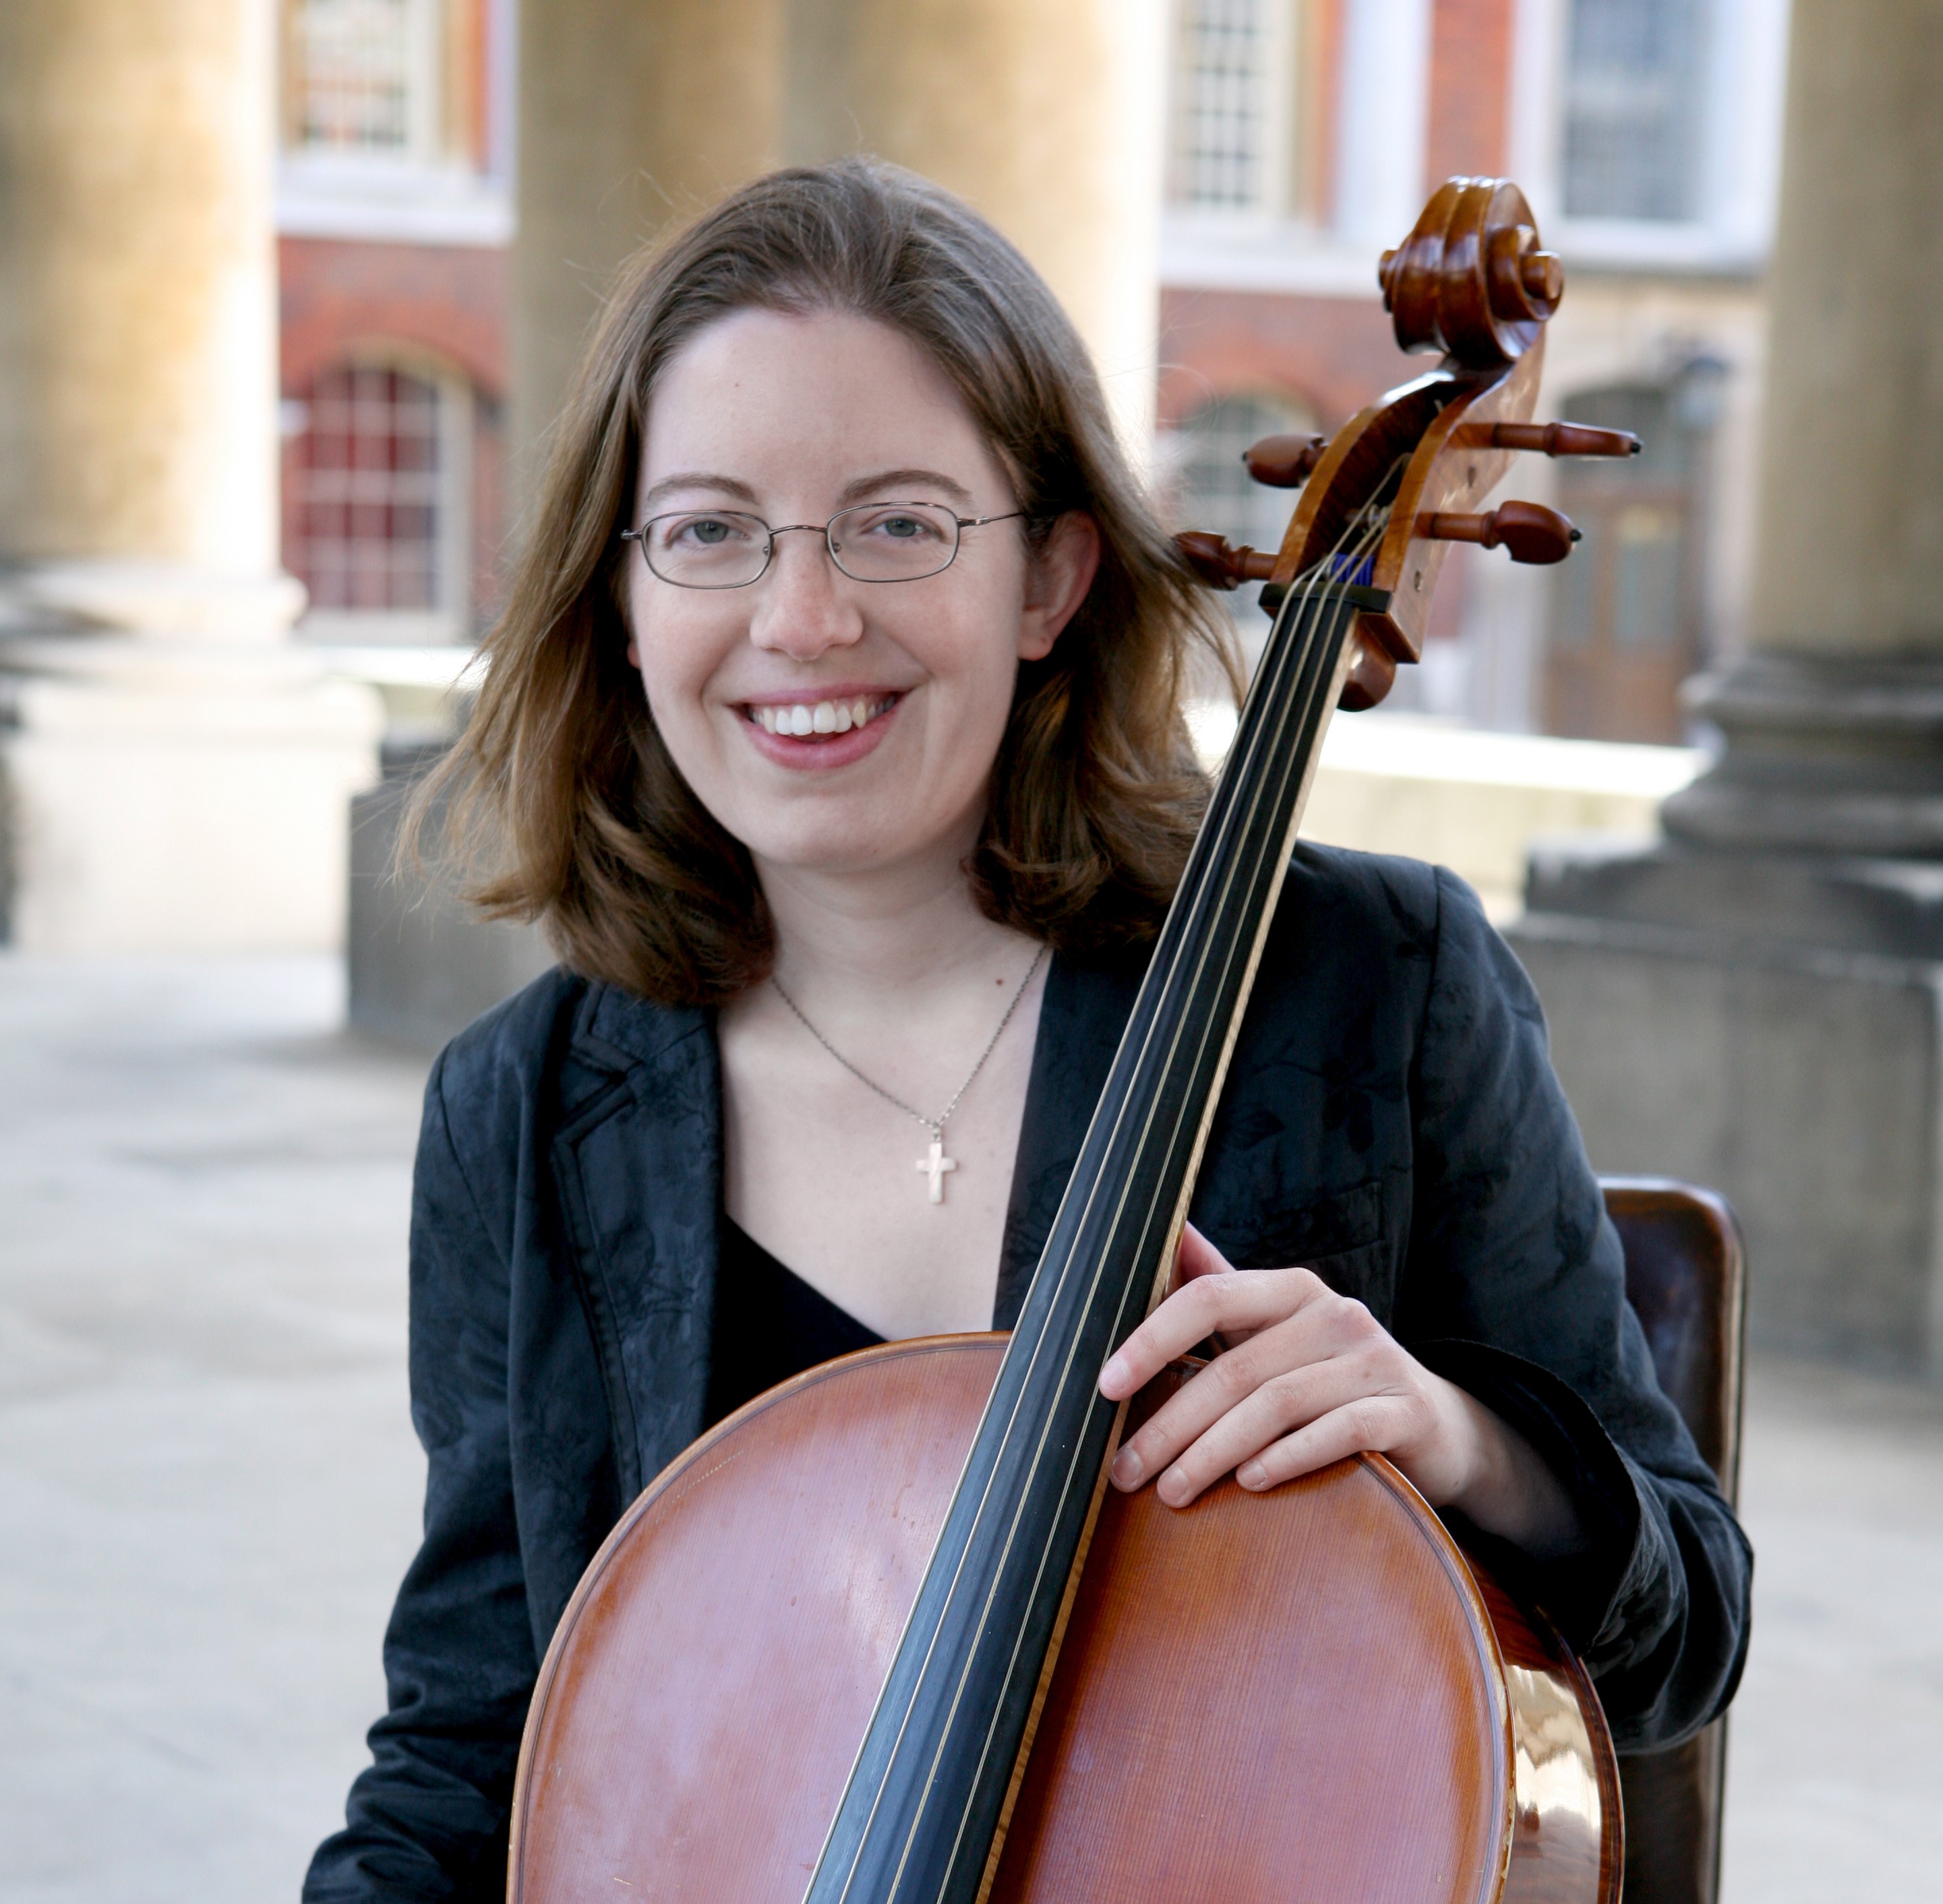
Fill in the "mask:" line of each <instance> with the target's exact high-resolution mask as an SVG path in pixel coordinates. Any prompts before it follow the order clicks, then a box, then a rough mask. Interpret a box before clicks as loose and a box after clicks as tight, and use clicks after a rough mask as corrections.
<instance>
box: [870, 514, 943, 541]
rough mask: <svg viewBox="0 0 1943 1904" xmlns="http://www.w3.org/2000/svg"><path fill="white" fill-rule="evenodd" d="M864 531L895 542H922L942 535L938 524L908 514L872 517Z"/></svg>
mask: <svg viewBox="0 0 1943 1904" xmlns="http://www.w3.org/2000/svg"><path fill="white" fill-rule="evenodd" d="M864 530H865V533H867V534H869V535H872V536H882V537H883V538H884V539H886V541H888V542H922V541H924V540H925V539H928V538H929V539H935V538H936V537H938V536H940V535H941V533H942V531H941V530H940V528H939V527H938V524H936V523H935V522H932V521H929V520H928V519H927V518H926V517H923V516H920V515H913V514H908V513H901V514H888V515H881V516H874V517H871V518H870V520H869V521H867V522H866V523H865V524H864Z"/></svg>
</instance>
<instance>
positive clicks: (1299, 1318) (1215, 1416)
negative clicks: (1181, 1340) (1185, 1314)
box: [1113, 1305, 1380, 1489]
mask: <svg viewBox="0 0 1943 1904" xmlns="http://www.w3.org/2000/svg"><path fill="white" fill-rule="evenodd" d="M1320 1307H1321V1306H1320V1305H1313V1306H1312V1307H1309V1308H1308V1309H1306V1310H1302V1311H1300V1312H1299V1313H1297V1314H1296V1315H1294V1316H1288V1317H1285V1319H1282V1321H1281V1322H1276V1323H1274V1324H1272V1325H1270V1326H1269V1327H1267V1328H1263V1329H1262V1330H1260V1331H1257V1333H1256V1334H1254V1335H1252V1336H1251V1337H1249V1339H1248V1341H1247V1342H1246V1343H1245V1344H1243V1345H1242V1347H1239V1348H1234V1349H1230V1350H1228V1351H1227V1352H1226V1353H1225V1354H1223V1355H1220V1356H1216V1357H1215V1359H1214V1360H1213V1361H1212V1362H1210V1363H1208V1365H1207V1367H1205V1368H1202V1369H1201V1370H1199V1371H1197V1372H1196V1374H1194V1375H1193V1377H1191V1378H1190V1379H1189V1380H1187V1381H1185V1382H1183V1383H1182V1384H1181V1385H1180V1388H1179V1389H1177V1390H1176V1391H1175V1392H1174V1394H1173V1395H1171V1396H1169V1397H1168V1399H1167V1400H1166V1401H1165V1402H1163V1403H1162V1405H1160V1407H1159V1408H1156V1410H1155V1411H1154V1412H1153V1414H1152V1415H1151V1416H1150V1417H1149V1418H1148V1419H1147V1420H1146V1421H1145V1422H1143V1423H1142V1424H1141V1425H1140V1429H1139V1430H1138V1431H1137V1433H1134V1434H1131V1435H1129V1436H1128V1437H1127V1439H1126V1441H1125V1442H1124V1443H1123V1444H1122V1446H1121V1448H1120V1451H1119V1454H1117V1455H1116V1457H1114V1461H1113V1482H1114V1484H1115V1485H1116V1486H1117V1487H1119V1488H1122V1489H1125V1488H1137V1487H1138V1486H1139V1485H1140V1484H1141V1482H1143V1481H1150V1480H1151V1479H1153V1477H1154V1476H1156V1475H1157V1474H1159V1473H1161V1472H1162V1469H1165V1467H1166V1466H1168V1463H1170V1462H1171V1461H1173V1460H1174V1459H1175V1458H1176V1457H1177V1456H1178V1455H1179V1454H1180V1453H1181V1451H1183V1449H1185V1448H1189V1447H1191V1446H1192V1445H1193V1444H1194V1443H1195V1442H1197V1441H1199V1439H1200V1438H1201V1437H1202V1436H1203V1435H1205V1433H1207V1432H1208V1430H1209V1429H1211V1427H1213V1426H1214V1423H1216V1422H1217V1421H1219V1420H1221V1419H1222V1417H1223V1416H1225V1415H1227V1414H1230V1413H1232V1411H1235V1409H1238V1408H1242V1407H1243V1406H1244V1405H1246V1404H1247V1402H1248V1400H1249V1398H1250V1397H1251V1396H1253V1395H1254V1394H1255V1393H1256V1392H1257V1390H1260V1389H1262V1388H1263V1387H1265V1386H1266V1385H1268V1384H1270V1383H1274V1382H1276V1381H1278V1380H1284V1379H1285V1378H1287V1377H1291V1376H1292V1375H1294V1374H1295V1373H1297V1371H1300V1370H1302V1369H1303V1368H1306V1367H1308V1366H1309V1365H1310V1364H1312V1363H1318V1362H1322V1361H1324V1360H1325V1359H1327V1358H1328V1356H1330V1354H1331V1353H1332V1350H1334V1349H1336V1348H1337V1347H1339V1346H1340V1344H1337V1342H1336V1340H1334V1337H1335V1336H1336V1334H1337V1331H1334V1330H1333V1329H1331V1328H1329V1327H1328V1324H1327V1322H1326V1321H1325V1320H1324V1318H1323V1317H1322V1316H1321V1314H1320V1313H1319V1311H1320ZM1377 1379H1378V1382H1379V1383H1380V1378H1377ZM1372 1385H1377V1384H1376V1383H1373V1384H1372ZM1291 1426H1294V1417H1288V1418H1285V1419H1282V1420H1277V1421H1274V1422H1272V1423H1270V1424H1269V1426H1268V1427H1267V1428H1266V1430H1265V1431H1264V1432H1263V1437H1262V1440H1263V1442H1266V1441H1267V1440H1268V1439H1269V1438H1270V1437H1272V1436H1275V1435H1278V1434H1281V1433H1285V1431H1286V1430H1288V1428H1290V1427H1291ZM1259 1445H1261V1443H1259V1442H1258V1443H1257V1446H1259ZM1253 1452H1254V1449H1253V1448H1249V1449H1245V1450H1244V1451H1242V1454H1238V1455H1237V1456H1236V1457H1235V1459H1236V1460H1241V1459H1242V1458H1243V1454H1252V1453H1253Z"/></svg>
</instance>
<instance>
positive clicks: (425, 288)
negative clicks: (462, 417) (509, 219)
mask: <svg viewBox="0 0 1943 1904" xmlns="http://www.w3.org/2000/svg"><path fill="white" fill-rule="evenodd" d="M277 256H278V272H279V274H280V293H279V296H280V302H281V323H282V333H283V344H282V355H283V386H284V392H285V393H286V394H287V395H293V396H294V395H297V394H298V393H299V392H301V391H302V389H303V388H305V385H308V383H309V382H310V381H311V380H312V378H314V377H315V376H316V375H317V374H318V372H319V371H321V370H328V369H329V368H330V367H331V366H332V365H333V364H337V363H340V362H342V360H343V358H344V357H345V354H346V352H348V351H350V350H351V349H355V348H356V347H357V346H358V345H369V344H374V343H381V344H403V345H407V346H412V347H416V349H421V350H425V351H428V352H431V353H432V354H433V355H436V356H438V357H441V358H444V359H445V360H446V361H447V363H449V364H451V365H452V367H453V368H454V369H455V370H460V371H462V372H463V373H465V376H468V377H469V378H471V380H472V382H474V384H475V385H477V387H478V388H480V390H481V391H483V392H484V393H485V394H486V395H488V396H490V397H493V398H501V397H503V396H504V395H505V388H506V298H507V290H506V270H507V259H506V253H505V252H504V251H502V250H493V249H489V248H487V247H483V246H475V245H462V244H371V243H369V242H367V241H364V240H361V239H360V240H350V239H343V238H284V239H282V240H281V241H279V242H278V247H277Z"/></svg>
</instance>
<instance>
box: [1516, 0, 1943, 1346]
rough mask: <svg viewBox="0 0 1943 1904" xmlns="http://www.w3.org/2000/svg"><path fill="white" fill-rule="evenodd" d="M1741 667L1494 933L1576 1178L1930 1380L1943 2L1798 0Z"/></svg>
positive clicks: (1781, 1322) (1942, 448)
mask: <svg viewBox="0 0 1943 1904" xmlns="http://www.w3.org/2000/svg"><path fill="white" fill-rule="evenodd" d="M1792 32H1793V41H1792V45H1791V54H1790V66H1789V90H1788V117H1787V131H1786V144H1785V157H1784V162H1783V174H1782V204H1781V213H1780V222H1779V230H1778V233H1777V236H1776V247H1775V254H1774V259H1773V270H1772V275H1771V279H1770V283H1771V287H1772V292H1771V295H1772V300H1773V302H1772V322H1773V348H1772V351H1771V353H1770V362H1769V370H1768V383H1767V398H1766V411H1765V419H1764V425H1763V443H1764V450H1763V454H1764V458H1765V468H1764V472H1763V484H1762V493H1761V497H1760V534H1759V540H1758V548H1757V585H1756V588H1755V590H1754V608H1753V613H1752V617H1751V647H1750V650H1749V652H1748V654H1747V655H1746V656H1744V657H1743V658H1742V659H1740V660H1739V662H1737V663H1736V665H1733V667H1732V668H1730V669H1728V670H1727V671H1726V672H1725V673H1724V674H1723V675H1722V676H1720V677H1718V678H1714V679H1702V680H1699V681H1697V682H1695V683H1691V684H1690V690H1689V692H1690V705H1691V706H1692V707H1693V709H1694V711H1696V713H1697V714H1699V715H1700V716H1702V717H1704V718H1705V719H1706V720H1709V721H1711V722H1712V723H1714V725H1715V726H1717V728H1718V729H1719V730H1720V732H1721V734H1722V735H1724V738H1725V741H1726V744H1727V745H1726V749H1725V752H1724V755H1723V757H1722V758H1721V759H1720V762H1719V763H1718V764H1717V766H1714V769H1712V770H1711V772H1708V774H1707V775H1705V776H1703V777H1702V778H1701V779H1700V780H1699V781H1698V782H1696V783H1695V784H1694V785H1693V787H1691V788H1689V789H1687V791H1685V792H1684V793H1683V794H1679V795H1677V796H1676V797H1674V799H1672V800H1669V801H1668V803H1667V806H1666V808H1665V812H1664V814H1663V815H1662V818H1663V822H1664V825H1665V831H1666V833H1667V834H1668V840H1667V841H1666V843H1665V845H1664V846H1662V847H1660V848H1659V849H1658V850H1656V851H1655V852H1651V853H1649V854H1646V855H1638V854H1632V853H1627V854H1623V855H1619V856H1616V857H1605V856H1601V855H1591V854H1588V853H1585V852H1570V851H1556V852H1549V853H1545V854H1542V855H1539V856H1537V858H1535V860H1534V863H1533V870H1532V874H1531V879H1530V888H1529V894H1528V896H1529V899H1530V904H1531V907H1532V908H1533V910H1532V911H1531V912H1530V914H1528V915H1527V919H1526V920H1525V922H1524V925H1523V926H1522V927H1521V929H1520V931H1519V932H1518V935H1517V943H1518V946H1519V949H1520V950H1521V953H1522V954H1524V957H1525V958H1526V960H1527V963H1528V964H1530V966H1531V968H1532V969H1533V975H1534V976H1535V977H1536V979H1537V981H1538V984H1539V990H1540V991H1541V993H1542V995H1543V997H1544V998H1545V1003H1546V1006H1547V1009H1548V1012H1549V1014H1550V1016H1551V1018H1552V1024H1553V1028H1554V1033H1555V1049H1556V1052H1557V1055H1558V1062H1559V1066H1560V1069H1561V1075H1563V1076H1564V1077H1565V1079H1566V1081H1567V1086H1568V1088H1569V1089H1571V1090H1572V1092H1573V1097H1574V1101H1575V1103H1576V1104H1577V1106H1578V1107H1579V1111H1580V1113H1581V1116H1582V1120H1583V1121H1584V1122H1585V1126H1586V1129H1587V1135H1588V1141H1589V1143H1590V1147H1591V1148H1592V1154H1593V1156H1594V1157H1595V1160H1596V1161H1598V1162H1599V1163H1600V1164H1601V1165H1602V1166H1603V1167H1606V1168H1610V1169H1628V1170H1640V1169H1662V1170H1671V1171H1674V1172H1676V1173H1677V1174H1682V1175H1693V1176H1698V1177H1700V1178H1702V1179H1704V1180H1705V1181H1711V1182H1714V1183H1716V1184H1719V1185H1720V1187H1722V1188H1724V1189H1725V1190H1727V1192H1728V1193H1729V1194H1730V1196H1733V1198H1734V1199H1736V1201H1737V1202H1739V1204H1740V1205H1741V1208H1742V1215H1743V1217H1744V1218H1745V1221H1746V1222H1747V1224H1748V1229H1749V1231H1750V1235H1751V1251H1750V1262H1751V1276H1752V1283H1751V1289H1752V1301H1751V1307H1750V1316H1751V1325H1752V1326H1753V1327H1754V1329H1755V1331H1757V1334H1764V1335H1766V1336H1767V1337H1770V1339H1773V1340H1780V1341H1783V1342H1788V1343H1792V1344H1797V1345H1799V1346H1803V1347H1819V1348H1824V1349H1834V1350H1841V1351H1844V1352H1852V1353H1856V1354H1859V1355H1862V1356H1867V1357H1868V1358H1871V1359H1878V1360H1887V1361H1893V1362H1901V1363H1903V1364H1905V1365H1913V1366H1917V1367H1920V1368H1927V1369H1928V1370H1929V1371H1930V1372H1931V1373H1932V1374H1933V1375H1935V1376H1937V1377H1939V1378H1943V1217H1939V1211H1943V1009H1939V1000H1943V300H1939V298H1938V290H1937V287H1938V285H1939V284H1943V194H1939V193H1938V190H1937V183H1936V182H1937V180H1938V177H1943V122H1939V121H1938V118H1937V115H1936V114H1935V108H1934V103H1933V102H1934V100H1935V95H1936V90H1937V88H1938V85H1939V84H1943V12H1939V11H1938V8H1937V7H1936V6H1935V5H1934V4H1932V3H1931V0H1795V6H1794V16H1793V28H1792Z"/></svg>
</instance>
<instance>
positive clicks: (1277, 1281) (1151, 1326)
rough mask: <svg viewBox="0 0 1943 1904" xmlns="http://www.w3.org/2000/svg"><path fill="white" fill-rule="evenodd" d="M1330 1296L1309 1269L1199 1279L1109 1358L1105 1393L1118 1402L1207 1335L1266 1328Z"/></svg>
mask: <svg viewBox="0 0 1943 1904" xmlns="http://www.w3.org/2000/svg"><path fill="white" fill-rule="evenodd" d="M1326 1294H1328V1286H1327V1285H1325V1284H1324V1282H1321V1279H1319V1278H1318V1277H1317V1276H1315V1275H1313V1274H1312V1273H1311V1272H1310V1271H1309V1270H1225V1271H1219V1272H1211V1273H1208V1274H1207V1275H1205V1276H1196V1278H1195V1279H1194V1280H1193V1282H1190V1283H1189V1284H1188V1285H1187V1286H1186V1288H1183V1289H1177V1290H1176V1291H1174V1294H1172V1295H1171V1296H1170V1297H1168V1299H1167V1301H1165V1302H1164V1303H1162V1304H1161V1306H1160V1307H1159V1308H1158V1309H1156V1310H1155V1311H1154V1313H1153V1314H1152V1315H1151V1316H1149V1317H1148V1318H1147V1319H1146V1321H1145V1322H1143V1323H1142V1324H1141V1325H1140V1327H1139V1328H1137V1329H1136V1330H1134V1332H1133V1334H1131V1335H1130V1336H1128V1337H1127V1339H1126V1340H1125V1342H1123V1343H1122V1344H1121V1345H1120V1347H1119V1349H1118V1350H1116V1352H1115V1353H1113V1356H1110V1358H1109V1359H1108V1360H1107V1365H1106V1367H1105V1368H1103V1369H1102V1370H1101V1371H1100V1393H1101V1394H1102V1395H1103V1396H1106V1397H1107V1399H1108V1400H1109V1401H1111V1402H1118V1401H1119V1400H1121V1399H1123V1398H1124V1397H1125V1396H1129V1395H1131V1394H1132V1393H1134V1391H1135V1390H1137V1389H1139V1388H1142V1387H1145V1385H1146V1383H1149V1382H1150V1381H1151V1380H1153V1378H1154V1377H1155V1376H1156V1375H1157V1374H1159V1373H1160V1371H1162V1369H1163V1368H1165V1367H1166V1366H1167V1365H1168V1363H1169V1362H1171V1361H1173V1359H1174V1357H1175V1356H1179V1355H1184V1354H1185V1353H1186V1352H1187V1351H1188V1350H1189V1349H1191V1348H1193V1347H1194V1345H1195V1344H1196V1343H1197V1342H1199V1341H1202V1340H1205V1338H1206V1337H1208V1336H1211V1335H1220V1334H1227V1333H1229V1332H1230V1331H1242V1330H1255V1329H1261V1328H1266V1327H1267V1326H1268V1325H1269V1324H1270V1323H1272V1322H1282V1321H1284V1320H1285V1319H1287V1318H1288V1317H1289V1316H1291V1315H1294V1313H1296V1312H1297V1311H1298V1310H1300V1309H1302V1308H1303V1307H1306V1305H1307V1304H1311V1303H1312V1302H1314V1301H1315V1299H1316V1297H1318V1296H1319V1295H1326Z"/></svg>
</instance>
